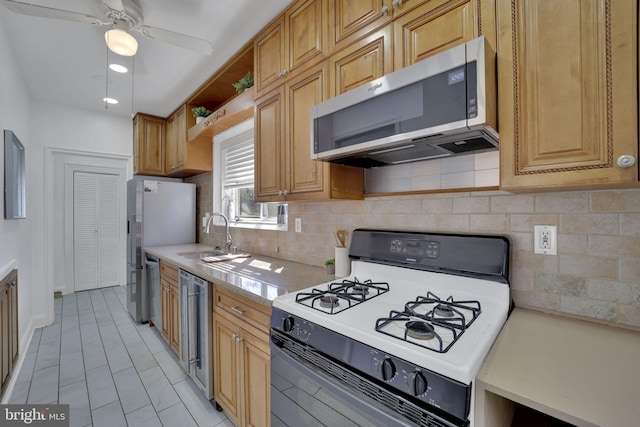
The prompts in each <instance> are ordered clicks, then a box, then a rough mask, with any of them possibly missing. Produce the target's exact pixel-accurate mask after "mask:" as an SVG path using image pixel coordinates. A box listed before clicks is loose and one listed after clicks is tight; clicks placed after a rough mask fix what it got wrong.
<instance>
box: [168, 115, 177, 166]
mask: <svg viewBox="0 0 640 427" xmlns="http://www.w3.org/2000/svg"><path fill="white" fill-rule="evenodd" d="M177 125H178V124H177V122H176V116H175V115H172V116H170V117H169V118H168V119H167V138H166V140H165V170H166V172H167V174H168V173H170V172H171V171H173V170H174V169H175V167H176V164H177V159H176V154H177V152H176V150H177V149H176V145H177V143H178V127H177Z"/></svg>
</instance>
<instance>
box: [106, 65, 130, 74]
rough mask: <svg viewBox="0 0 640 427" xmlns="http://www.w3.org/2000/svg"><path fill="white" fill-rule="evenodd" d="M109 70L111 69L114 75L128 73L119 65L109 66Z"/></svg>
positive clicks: (125, 68)
mask: <svg viewBox="0 0 640 427" xmlns="http://www.w3.org/2000/svg"><path fill="white" fill-rule="evenodd" d="M109 68H111V69H112V70H113V71H115V72H116V73H126V72H127V71H129V70H127V67H125V66H124V65H120V64H109Z"/></svg>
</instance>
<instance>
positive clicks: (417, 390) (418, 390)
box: [409, 372, 428, 396]
mask: <svg viewBox="0 0 640 427" xmlns="http://www.w3.org/2000/svg"><path fill="white" fill-rule="evenodd" d="M427 386H428V384H427V378H426V377H425V376H424V374H423V373H422V372H414V373H413V374H411V375H410V376H409V392H410V393H411V394H413V395H414V396H420V395H421V394H423V393H425V392H426V391H427Z"/></svg>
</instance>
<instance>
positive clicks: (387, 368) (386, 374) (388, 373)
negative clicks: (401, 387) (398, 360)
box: [380, 359, 396, 381]
mask: <svg viewBox="0 0 640 427" xmlns="http://www.w3.org/2000/svg"><path fill="white" fill-rule="evenodd" d="M380 373H381V374H382V379H383V380H385V381H389V380H390V379H392V378H393V377H395V376H396V365H395V364H394V363H393V360H391V359H384V360H383V361H382V364H381V365H380Z"/></svg>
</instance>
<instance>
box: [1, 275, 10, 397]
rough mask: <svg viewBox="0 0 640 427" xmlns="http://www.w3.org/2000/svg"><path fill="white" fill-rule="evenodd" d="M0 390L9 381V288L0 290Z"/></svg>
mask: <svg viewBox="0 0 640 427" xmlns="http://www.w3.org/2000/svg"><path fill="white" fill-rule="evenodd" d="M0 289H2V290H0V390H2V391H4V388H5V386H6V385H7V384H6V382H7V381H8V379H9V373H10V370H9V368H10V366H11V364H10V360H11V339H10V338H11V334H10V331H11V328H10V325H11V316H10V310H9V287H8V286H6V287H4V288H0Z"/></svg>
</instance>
